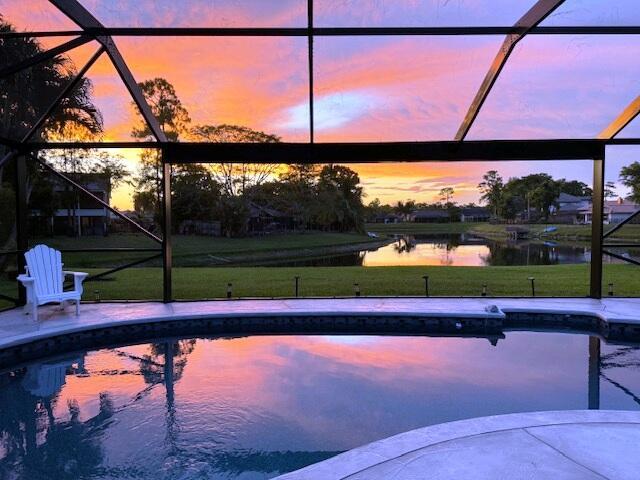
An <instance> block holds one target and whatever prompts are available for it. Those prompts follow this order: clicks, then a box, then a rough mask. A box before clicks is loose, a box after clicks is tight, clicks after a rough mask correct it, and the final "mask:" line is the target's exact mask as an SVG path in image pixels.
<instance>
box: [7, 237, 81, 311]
mask: <svg viewBox="0 0 640 480" xmlns="http://www.w3.org/2000/svg"><path fill="white" fill-rule="evenodd" d="M24 257H25V259H26V261H27V267H26V272H25V273H24V274H23V275H18V281H20V282H21V283H22V284H23V285H24V287H25V288H26V289H27V305H26V307H25V311H26V312H27V313H30V314H31V315H32V317H33V320H34V321H37V320H38V306H40V305H44V304H46V303H60V305H61V306H62V308H64V305H65V302H68V301H69V302H71V301H75V304H76V315H78V314H79V313H80V299H81V297H82V282H83V281H84V279H85V278H87V275H88V273H83V272H65V271H64V270H62V266H63V263H62V255H61V254H60V252H59V251H58V250H55V249H53V248H50V247H47V246H46V245H36V246H35V247H33V248H32V249H31V250H29V251H28V252H26V253H25V254H24ZM66 275H73V290H67V291H64V290H63V284H64V277H65V276H66Z"/></svg>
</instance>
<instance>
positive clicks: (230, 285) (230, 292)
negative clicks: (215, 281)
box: [227, 283, 233, 298]
mask: <svg viewBox="0 0 640 480" xmlns="http://www.w3.org/2000/svg"><path fill="white" fill-rule="evenodd" d="M231 297H233V283H227V298H231Z"/></svg>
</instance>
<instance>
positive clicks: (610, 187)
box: [604, 182, 618, 198]
mask: <svg viewBox="0 0 640 480" xmlns="http://www.w3.org/2000/svg"><path fill="white" fill-rule="evenodd" d="M617 196H618V194H617V193H616V182H607V183H605V184H604V198H616V197H617Z"/></svg>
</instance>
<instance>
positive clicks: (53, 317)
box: [0, 297, 640, 350]
mask: <svg viewBox="0 0 640 480" xmlns="http://www.w3.org/2000/svg"><path fill="white" fill-rule="evenodd" d="M495 307H497V308H495ZM509 313H526V314H562V315H582V316H591V317H594V318H597V319H599V320H601V321H603V322H607V324H610V325H613V324H622V325H630V326H633V327H634V328H635V326H638V327H640V298H638V299H630V298H607V299H602V300H592V299H586V298H585V299H580V298H564V299H545V298H520V299H500V298H455V299H454V298H402V297H400V298H365V297H362V298H340V299H274V300H268V299H265V300H248V299H247V300H219V301H202V302H174V303H167V304H164V303H160V302H140V303H136V302H130V303H107V302H103V303H86V304H83V305H82V306H81V309H80V315H79V316H75V314H74V309H73V308H72V307H67V308H66V309H65V310H60V308H59V307H57V306H55V305H51V306H45V307H41V308H40V314H39V317H40V319H39V321H38V323H35V322H33V321H32V320H31V319H30V317H29V316H28V315H25V314H24V313H23V310H22V309H21V308H16V309H12V310H8V311H5V312H2V313H0V350H1V349H3V348H7V347H12V346H17V345H22V344H26V343H29V342H33V341H35V340H41V339H46V338H49V337H54V336H59V335H64V334H70V333H77V332H85V331H91V330H96V329H101V328H108V327H114V326H123V325H140V324H148V323H163V322H169V321H183V320H184V321H188V320H197V319H205V318H207V319H220V321H223V320H225V319H240V320H241V319H242V318H253V319H256V318H264V319H273V318H287V317H309V318H314V317H323V318H339V317H370V318H373V319H375V318H384V317H389V316H393V317H396V318H402V317H413V318H415V317H419V318H430V317H434V318H442V317H448V318H460V319H488V320H495V321H499V320H501V319H504V318H505V317H506V315H507V314H509ZM266 321H269V320H265V322H266Z"/></svg>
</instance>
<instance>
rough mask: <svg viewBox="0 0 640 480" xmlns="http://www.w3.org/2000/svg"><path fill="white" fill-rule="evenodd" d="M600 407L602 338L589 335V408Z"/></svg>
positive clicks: (597, 408) (596, 408) (595, 408)
mask: <svg viewBox="0 0 640 480" xmlns="http://www.w3.org/2000/svg"><path fill="white" fill-rule="evenodd" d="M599 409H600V339H599V338H598V337H589V410H599Z"/></svg>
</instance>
